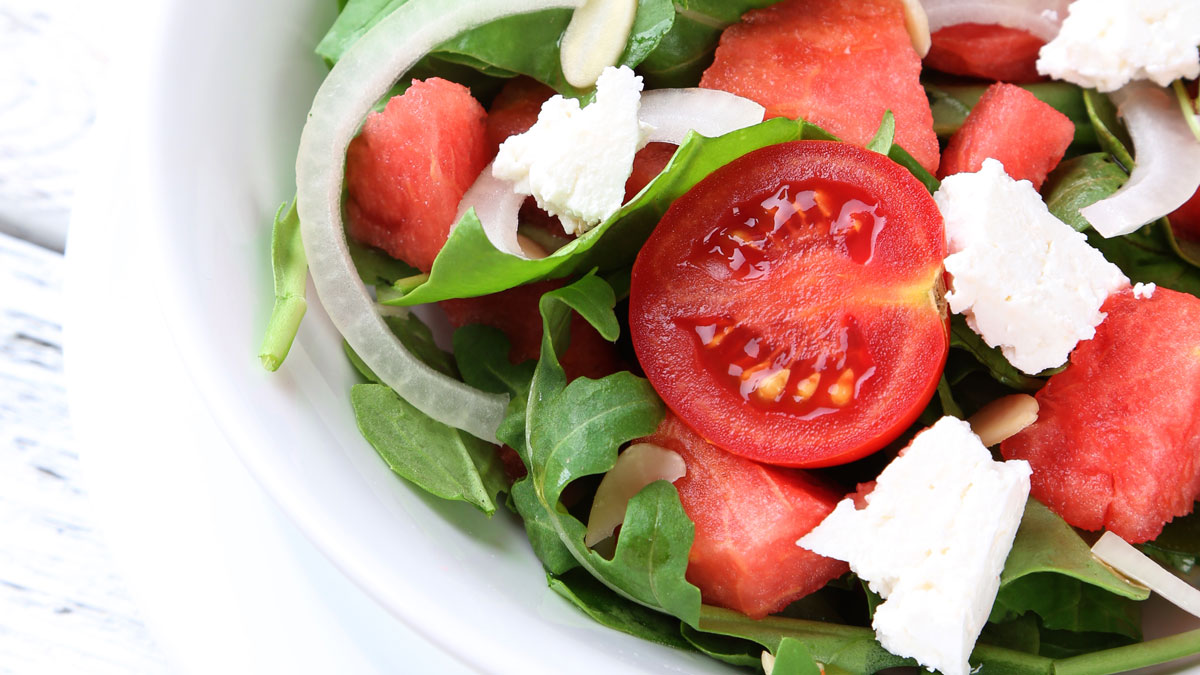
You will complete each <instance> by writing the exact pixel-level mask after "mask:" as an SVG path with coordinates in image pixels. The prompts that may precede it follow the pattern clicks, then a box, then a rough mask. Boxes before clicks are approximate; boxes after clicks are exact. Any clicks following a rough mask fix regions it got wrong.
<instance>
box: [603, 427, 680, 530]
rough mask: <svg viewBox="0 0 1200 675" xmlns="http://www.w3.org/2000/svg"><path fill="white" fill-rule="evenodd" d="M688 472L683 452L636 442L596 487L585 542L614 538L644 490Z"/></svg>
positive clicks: (626, 450) (672, 480) (678, 477)
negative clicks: (632, 500) (637, 497)
mask: <svg viewBox="0 0 1200 675" xmlns="http://www.w3.org/2000/svg"><path fill="white" fill-rule="evenodd" d="M686 473H687V465H686V464H684V462H683V458H682V457H680V456H679V453H676V452H672V451H670V450H667V449H665V448H660V447H658V446H657V445H654V444H652V443H635V444H634V445H631V446H629V447H628V448H626V449H625V452H622V453H621V455H620V456H619V457H617V463H616V464H614V465H613V468H611V469H609V470H608V473H606V474H604V478H603V479H601V481H600V487H598V488H596V497H595V498H594V499H593V500H592V510H591V512H590V513H588V524H587V534H586V535H585V536H584V538H583V543H584V544H586V545H588V546H595V545H596V544H597V543H599V542H601V541H604V540H605V539H607V538H608V537H610V536H612V533H613V531H614V530H616V529H617V526H618V525H620V524H621V523H622V522H623V521H624V520H625V510H626V509H627V508H628V507H629V500H630V499H633V496H634V495H636V494H637V493H638V492H641V490H642V488H644V487H646V486H647V485H649V484H651V483H653V482H654V481H656V480H665V481H668V482H672V483H673V482H675V481H676V480H678V479H680V478H682V477H683V476H684V475H685V474H686Z"/></svg>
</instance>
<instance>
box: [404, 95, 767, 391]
mask: <svg viewBox="0 0 1200 675" xmlns="http://www.w3.org/2000/svg"><path fill="white" fill-rule="evenodd" d="M765 113H766V108H764V107H762V106H761V105H759V104H757V103H755V102H754V101H751V100H750V99H748V98H742V97H741V96H738V95H737V94H731V93H729V92H726V91H718V90H715V89H698V88H696V89H655V90H654V91H648V92H646V93H645V94H642V99H641V108H640V109H639V111H638V119H639V120H640V121H641V122H643V123H645V124H647V125H649V126H651V127H653V128H652V130H651V131H650V134H649V137H648V138H647V142H662V143H674V144H675V145H679V144H680V143H683V139H684V137H686V136H687V134H688V132H689V131H692V130H695V131H696V133H699V134H702V135H704V136H709V137H713V136H721V135H723V134H727V133H729V132H731V131H737V130H738V129H742V128H745V127H748V126H751V125H754V124H758V123H759V122H761V121H762V119H763V115H764V114H765ZM524 199H525V195H523V194H520V193H517V192H515V191H514V184H513V183H512V182H511V181H506V180H503V179H500V178H496V177H495V176H493V175H492V165H491V164H489V165H488V166H487V168H485V169H484V170H483V173H481V174H479V177H478V178H476V179H475V183H474V184H472V185H471V188H470V189H469V190H467V193H466V194H465V195H463V198H462V201H461V202H459V205H458V217H459V218H461V217H462V215H463V214H464V213H466V212H467V209H469V208H474V209H475V215H476V216H477V217H478V218H479V222H480V224H481V225H482V226H483V231H484V232H485V233H487V237H488V240H489V241H491V242H492V245H493V246H495V247H496V249H497V250H499V251H503V252H504V253H508V254H509V255H514V256H518V257H521V258H530V257H533V256H529V255H528V254H527V253H526V252H525V250H524V248H523V247H521V246H520V241H519V239H518V235H517V224H518V220H517V216H518V215H519V212H520V210H521V203H522V201H523V200H524ZM414 405H415V404H414Z"/></svg>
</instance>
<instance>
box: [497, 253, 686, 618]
mask: <svg viewBox="0 0 1200 675" xmlns="http://www.w3.org/2000/svg"><path fill="white" fill-rule="evenodd" d="M615 301H616V300H615V296H614V294H613V291H612V288H610V287H609V286H608V284H606V283H605V282H604V281H603V280H602V279H600V278H599V277H597V276H595V275H594V274H588V275H587V276H584V277H583V278H581V279H580V280H578V281H576V282H575V283H573V284H571V285H569V286H564V287H562V288H559V289H556V290H553V291H550V292H548V293H546V294H545V295H543V296H542V299H541V302H540V303H539V308H540V310H541V314H542V322H543V334H542V351H541V357H540V358H539V359H538V364H537V367H536V368H535V370H534V373H533V379H532V381H531V382H530V386H529V394H528V397H527V399H526V403H525V405H524V409H523V410H522V409H521V406H519V405H518V406H515V407H513V408H510V413H509V417H508V419H506V424H504V425H502V426H501V430H500V432H499V434H498V435H499V436H500V437H501V438H502V439H503V440H504V441H505V442H506V443H508V444H509V445H510V446H512V447H513V448H514V449H515V450H516V451H517V453H518V454H519V455H520V456H521V460H522V461H523V462H524V463H525V466H526V468H527V469H528V470H529V473H528V475H527V476H526V477H525V478H524V479H523V480H521V481H518V482H517V483H516V484H514V485H513V492H512V495H513V500H514V502H515V504H516V506H517V510H518V512H519V513H520V514H521V515H522V517H523V518H524V519H525V522H526V530H527V532H528V534H529V535H530V540H531V542H533V544H534V548H535V551H536V552H537V553H538V555H539V556H540V557H542V561H543V564H545V565H546V567H547V568H548V569H549V570H550V572H551V573H553V574H562V573H564V572H565V571H566V570H567V569H571V568H572V567H574V566H575V565H579V566H582V567H583V568H584V569H585V570H586V571H588V572H589V573H591V574H592V575H593V576H594V577H595V578H596V579H598V580H599V581H601V582H603V583H604V584H605V585H606V586H608V587H609V588H611V589H613V590H614V591H615V592H616V593H617V594H619V595H621V596H622V597H624V598H626V599H629V600H633V601H635V602H637V603H640V604H642V605H645V606H647V607H650V608H652V609H660V610H662V611H664V612H667V613H668V614H671V615H672V616H675V617H678V618H680V619H683V620H684V621H686V622H688V623H692V624H694V623H695V622H696V621H697V620H698V616H699V608H700V590H699V589H698V588H696V587H695V586H693V585H691V584H690V583H688V581H687V580H686V579H685V577H684V573H685V571H686V569H687V556H688V551H689V550H690V549H691V545H692V537H693V532H694V527H693V526H692V523H691V521H690V520H689V519H688V518H687V514H685V513H684V511H683V507H682V505H681V504H680V503H679V494H678V492H676V490H675V487H674V486H673V485H671V484H670V483H667V482H665V481H657V482H655V483H651V484H650V485H648V486H647V487H646V488H644V489H643V490H642V491H641V492H639V493H638V494H637V495H636V496H635V497H634V498H633V499H632V500H630V502H629V508H628V510H627V512H626V515H625V521H624V523H623V525H622V527H621V536H620V538H619V539H618V541H617V547H616V551H615V553H614V555H613V557H612V559H611V560H609V559H606V558H604V557H603V556H601V555H600V554H599V553H597V552H595V551H592V550H590V549H588V548H587V547H586V546H584V544H583V538H584V534H585V532H586V530H587V528H586V526H585V525H584V523H582V522H580V521H579V520H578V519H577V518H575V517H574V516H573V515H571V514H570V513H568V512H567V511H566V509H564V508H563V507H562V504H561V499H560V498H561V496H562V492H563V490H564V489H565V488H566V487H567V485H568V484H570V483H571V482H572V481H574V480H576V479H578V478H581V477H584V476H591V475H597V474H602V473H604V472H606V471H608V470H609V469H611V468H612V466H613V464H615V463H616V459H617V451H618V449H619V448H620V446H621V445H623V444H625V443H626V442H628V441H631V440H633V439H635V438H638V437H641V436H646V435H648V434H650V433H652V432H653V431H654V429H655V428H657V426H658V424H659V422H660V421H662V417H663V414H664V406H663V404H662V401H660V400H659V399H658V397H657V395H655V393H654V390H653V389H652V388H651V387H650V384H649V383H648V382H647V381H646V380H644V379H642V378H639V377H636V376H634V375H633V374H632V373H628V372H619V373H616V374H613V375H609V376H608V377H605V378H603V379H600V380H590V379H587V378H578V379H576V380H574V381H572V382H571V383H569V384H568V383H567V381H566V374H565V373H564V372H563V370H562V366H561V365H560V364H559V362H558V356H557V355H558V353H559V352H561V351H562V350H564V349H565V347H566V342H567V340H568V331H569V327H570V321H571V316H572V312H573V311H574V312H578V313H579V314H580V316H582V317H583V318H584V319H586V320H587V321H588V322H589V323H591V324H592V325H593V326H594V327H595V328H596V330H597V331H598V332H599V333H600V334H601V335H602V336H604V337H605V338H606V339H609V340H613V339H616V337H617V333H618V331H619V324H618V322H617V318H616V315H615V314H614V313H613V306H614V304H615ZM518 414H519V415H521V416H522V419H521V420H520V421H511V420H513V418H514V417H515V416H516V415H518ZM555 537H557V542H555V541H554V538H555ZM564 551H565V552H566V553H568V554H569V555H570V557H571V558H573V559H574V560H573V561H571V560H566V559H565V557H564V556H563V552H564Z"/></svg>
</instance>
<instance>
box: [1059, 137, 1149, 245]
mask: <svg viewBox="0 0 1200 675" xmlns="http://www.w3.org/2000/svg"><path fill="white" fill-rule="evenodd" d="M1128 179H1129V176H1128V175H1127V174H1126V173H1125V170H1124V169H1122V168H1121V165H1119V164H1117V163H1116V162H1115V161H1114V160H1113V159H1112V158H1111V157H1110V156H1109V154H1108V153H1106V152H1094V153H1091V154H1088V155H1080V156H1078V157H1072V158H1071V159H1068V160H1065V161H1064V162H1062V163H1061V164H1059V165H1058V167H1057V168H1056V169H1054V171H1053V172H1052V173H1051V174H1050V176H1049V177H1047V179H1046V184H1045V185H1044V186H1043V187H1042V194H1043V195H1044V196H1045V199H1046V206H1047V208H1049V209H1050V213H1052V214H1053V215H1054V217H1056V218H1058V219H1059V220H1061V221H1063V222H1064V223H1066V224H1068V225H1070V226H1071V227H1073V228H1075V229H1076V230H1078V231H1080V232H1083V231H1085V230H1087V229H1088V228H1090V227H1091V224H1090V223H1088V221H1087V219H1085V218H1084V217H1083V216H1081V215H1080V214H1079V210H1080V209H1082V208H1084V207H1087V206H1091V205H1092V204H1095V203H1096V202H1098V201H1100V200H1101V199H1105V198H1107V197H1109V196H1111V195H1112V194H1113V193H1114V192H1116V191H1117V190H1118V189H1119V188H1120V187H1121V186H1122V185H1124V184H1125V181H1126V180H1128Z"/></svg>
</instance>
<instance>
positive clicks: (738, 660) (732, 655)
mask: <svg viewBox="0 0 1200 675" xmlns="http://www.w3.org/2000/svg"><path fill="white" fill-rule="evenodd" d="M680 628H681V631H682V633H683V637H684V638H686V639H687V641H688V642H689V643H691V645H692V647H694V648H695V649H698V650H699V651H701V652H703V653H705V654H707V655H708V656H711V657H712V658H714V659H717V660H720V661H724V662H725V663H728V664H730V665H734V666H742V667H745V668H757V667H759V665H760V664H761V663H762V653H763V648H762V645H760V644H758V643H756V642H751V641H750V640H743V639H741V638H735V637H729V636H728V635H718V634H716V633H705V632H703V631H699V630H696V629H695V628H692V627H691V626H689V625H687V624H682V625H681V626H680Z"/></svg>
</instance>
